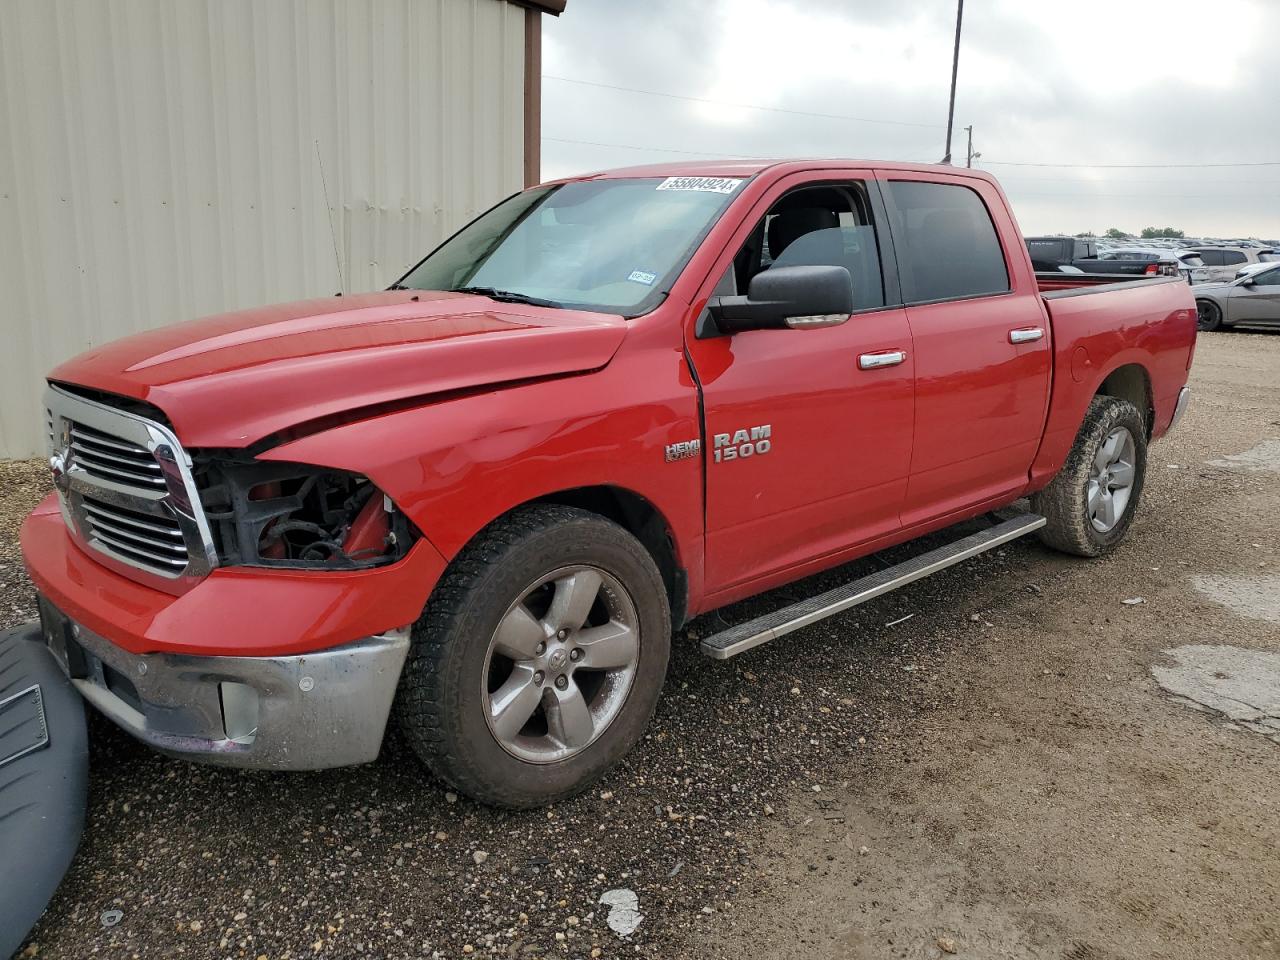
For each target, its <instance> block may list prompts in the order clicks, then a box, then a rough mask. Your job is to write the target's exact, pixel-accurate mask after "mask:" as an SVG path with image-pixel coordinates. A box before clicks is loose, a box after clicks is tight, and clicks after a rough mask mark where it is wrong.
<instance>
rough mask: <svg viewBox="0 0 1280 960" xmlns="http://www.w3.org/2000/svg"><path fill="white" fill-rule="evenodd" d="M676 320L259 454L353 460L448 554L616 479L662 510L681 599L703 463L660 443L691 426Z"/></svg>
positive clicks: (696, 583) (688, 381)
mask: <svg viewBox="0 0 1280 960" xmlns="http://www.w3.org/2000/svg"><path fill="white" fill-rule="evenodd" d="M677 332H678V331H677V330H676V328H675V326H674V325H662V326H658V325H647V326H645V327H644V328H641V327H639V326H637V327H636V328H634V329H633V330H632V331H631V334H630V335H629V336H628V337H627V340H626V341H625V342H624V345H623V347H622V349H620V350H619V352H618V354H617V355H616V356H615V357H614V359H613V361H612V362H611V363H610V364H609V365H608V366H607V367H605V368H604V369H601V370H598V371H595V372H592V373H587V374H583V375H579V376H569V377H563V378H557V379H554V380H546V381H540V382H534V383H527V384H524V385H518V386H511V387H507V388H503V389H497V390H492V391H489V392H484V393H478V394H473V395H470V396H463V397H457V398H453V399H447V400H442V401H440V402H437V403H429V404H426V405H423V406H419V407H414V408H411V409H407V410H400V411H395V412H390V413H386V414H383V415H381V416H376V417H373V418H371V419H368V420H361V421H359V422H356V423H350V424H346V425H343V426H338V427H334V428H332V429H329V430H325V431H323V432H320V433H316V434H312V435H309V436H306V437H304V438H302V439H299V440H295V441H292V442H290V443H286V444H284V445H282V446H279V447H275V448H273V449H271V450H269V451H267V452H265V453H262V454H260V455H259V459H262V460H280V461H294V462H301V463H310V464H316V465H320V466H328V467H334V468H338V469H343V470H351V471H355V472H358V473H362V474H364V475H365V476H367V477H369V478H370V479H371V480H372V481H373V482H374V483H376V484H377V485H378V487H379V489H381V490H382V491H383V492H385V493H386V494H388V495H389V496H390V497H391V498H392V499H393V500H394V501H395V502H396V504H397V505H399V507H400V508H401V509H402V510H403V511H404V512H405V514H406V515H407V516H408V517H409V518H410V519H411V520H412V521H413V522H414V523H415V524H416V525H417V527H418V529H419V530H421V531H422V532H423V534H424V535H425V536H426V537H427V539H428V540H429V541H430V542H431V543H432V545H433V546H434V547H435V548H436V550H438V551H439V552H440V553H441V554H442V555H443V556H444V557H445V558H446V559H447V560H452V559H453V558H454V557H455V556H457V554H458V552H459V551H460V550H461V549H462V548H463V547H464V546H465V545H466V544H467V543H468V542H469V541H470V540H471V539H472V537H474V536H475V535H476V534H477V533H478V532H479V531H480V530H481V529H482V528H483V527H485V526H486V525H487V524H489V523H490V522H492V521H493V520H494V519H496V518H497V517H499V516H501V515H502V514H504V513H506V512H508V511H509V510H511V509H513V508H515V507H517V506H520V505H521V504H524V503H528V502H530V501H533V500H537V499H540V498H543V497H547V496H550V495H552V494H557V493H561V492H564V491H567V490H571V489H574V488H578V487H588V486H611V487H620V486H621V487H624V488H626V489H627V490H629V491H630V492H632V493H634V494H636V495H638V496H640V497H642V498H643V499H645V500H647V501H648V502H649V503H650V504H652V505H653V507H654V509H655V510H657V511H658V513H659V514H661V515H662V517H663V518H664V519H665V521H666V523H667V526H668V529H669V530H670V531H671V535H672V538H673V541H674V542H673V547H674V550H675V554H676V561H677V563H678V565H679V566H680V567H682V568H684V570H685V572H686V574H687V576H688V578H689V597H690V601H691V602H692V601H694V600H695V598H697V597H700V596H701V594H702V589H703V587H702V529H703V516H702V470H703V463H702V459H701V458H700V457H690V458H684V459H676V460H672V461H667V459H666V448H667V446H668V445H671V444H678V443H684V442H687V441H691V440H697V439H699V438H700V422H699V414H698V403H697V390H696V387H695V385H694V383H693V380H692V378H691V376H690V374H689V369H688V367H687V365H686V363H685V360H684V356H683V353H682V351H681V348H680V344H679V341H678V339H677V337H676V334H677ZM432 586H433V584H425V585H424V591H428V592H429V590H430V588H431V587H432ZM425 598H426V592H424V594H423V599H424V601H425Z"/></svg>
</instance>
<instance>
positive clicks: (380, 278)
mask: <svg viewBox="0 0 1280 960" xmlns="http://www.w3.org/2000/svg"><path fill="white" fill-rule="evenodd" d="M523 58H524V12H523V11H522V10H521V9H520V8H518V7H515V6H513V5H511V4H510V3H507V2H505V0H0V334H2V335H3V341H0V456H26V455H31V454H36V453H42V452H43V439H42V436H41V434H42V430H43V423H42V419H43V414H42V412H41V410H40V407H39V397H40V392H41V390H42V385H43V379H42V378H43V375H44V373H46V372H47V371H48V370H49V369H50V368H51V367H53V366H54V365H55V364H56V363H58V362H59V361H61V360H63V359H65V358H66V357H69V356H72V355H74V354H76V353H79V352H80V351H82V350H84V349H86V348H87V347H90V346H92V345H94V344H98V343H102V342H104V341H106V340H111V339H114V338H116V337H119V336H122V335H124V334H127V333H131V332H134V331H137V330H142V329H145V328H148V327H153V326H159V325H161V324H166V323H172V322H175V321H178V320H184V319H189V318H191V317H196V316H201V315H204V314H207V313H215V312H218V311H222V310H229V309H235V308H238V307H245V306H253V305H257V304H264V303H270V302H273V301H280V300H291V299H298V298H301V297H308V296H316V295H325V294H329V293H333V292H334V291H336V290H338V289H339V287H340V286H342V287H343V288H345V289H346V290H369V289H375V288H378V287H381V286H385V285H386V284H387V283H389V282H390V281H391V280H393V279H394V278H395V277H396V275H397V274H398V273H399V272H400V271H402V270H403V269H404V268H405V267H406V266H407V265H409V264H411V263H412V262H413V261H415V260H416V259H417V258H418V257H420V256H421V255H422V254H424V253H426V252H427V251H428V250H429V249H430V248H431V247H432V246H434V245H435V243H436V242H438V241H439V240H440V239H441V238H442V236H443V235H445V234H446V232H448V231H450V230H451V229H453V228H455V227H457V226H459V225H460V224H461V223H462V222H465V221H466V220H467V219H469V218H470V217H471V216H473V215H474V214H475V213H477V212H478V211H480V210H482V209H484V208H485V207H487V206H489V205H490V204H492V203H493V202H495V201H496V200H498V199H500V198H501V197H502V196H505V195H506V194H509V193H511V192H513V191H515V190H518V189H519V188H520V186H521V184H522V177H523V170H522V163H523V157H522V137H523V111H522V102H523ZM322 169H323V176H322ZM326 187H327V191H328V204H327V205H326V201H325V191H326ZM331 224H332V228H331ZM331 229H332V232H331ZM335 247H336V251H335ZM339 269H340V270H341V277H342V279H341V281H340V280H339Z"/></svg>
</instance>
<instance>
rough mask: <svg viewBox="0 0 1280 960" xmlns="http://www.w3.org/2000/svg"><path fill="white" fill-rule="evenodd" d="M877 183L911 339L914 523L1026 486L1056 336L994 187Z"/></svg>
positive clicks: (910, 512)
mask: <svg viewBox="0 0 1280 960" xmlns="http://www.w3.org/2000/svg"><path fill="white" fill-rule="evenodd" d="M979 190H983V191H984V193H985V194H986V196H985V197H984V195H983V193H979ZM884 194H885V198H886V203H887V204H888V207H889V215H890V217H891V218H892V226H893V238H894V247H895V250H896V252H897V261H898V267H899V269H900V271H901V277H902V289H903V294H904V300H905V301H906V303H907V319H908V321H909V322H910V325H911V336H912V341H913V342H914V344H915V358H916V363H915V375H916V416H915V446H914V451H913V454H912V459H911V480H910V483H909V485H908V488H907V494H906V499H905V502H904V504H903V510H902V519H903V523H904V524H905V525H906V526H913V525H915V524H918V523H926V522H929V521H932V520H936V519H938V518H941V517H946V516H951V515H955V514H961V513H964V512H965V511H966V510H968V509H970V508H972V507H974V506H975V505H979V504H982V503H985V502H988V501H990V500H993V499H996V498H1000V497H1003V496H1006V495H1008V494H1009V493H1011V492H1014V491H1018V490H1020V489H1021V488H1023V487H1025V486H1026V483H1027V474H1028V471H1029V469H1030V467H1031V462H1032V460H1033V459H1034V458H1035V454H1036V451H1037V449H1038V448H1039V445H1040V439H1041V437H1042V435H1043V433H1044V423H1045V415H1046V412H1047V409H1048V401H1049V371H1050V366H1051V355H1050V351H1051V339H1052V338H1051V336H1050V330H1049V326H1048V321H1047V317H1046V315H1045V313H1044V310H1043V307H1042V304H1041V302H1040V296H1039V292H1038V290H1037V288H1036V284H1035V278H1034V276H1032V275H1030V274H1029V273H1028V272H1027V270H1026V267H1025V258H1024V257H1022V256H1021V250H1020V249H1018V248H1019V246H1020V245H1021V242H1022V241H1021V239H1020V238H1019V237H1018V236H1017V234H1016V231H1014V230H1012V227H1011V226H1010V228H1009V230H1008V231H1007V233H1008V235H1006V236H1004V237H1001V236H1000V235H999V234H998V233H997V231H996V228H995V225H994V221H993V220H992V217H991V214H990V212H989V209H988V206H987V204H988V203H999V202H1001V201H1000V198H999V195H998V193H997V192H996V191H995V189H994V187H990V186H989V185H988V184H985V183H982V182H975V181H973V180H969V181H967V182H960V181H959V180H958V178H956V179H953V180H951V181H947V180H946V179H945V178H936V177H935V178H931V179H930V180H928V181H926V180H910V179H896V178H895V179H886V181H885V182H884ZM1002 221H1003V222H1005V223H1011V222H1010V221H1009V220H1008V219H1007V218H1002ZM1002 241H1003V243H1002ZM1006 249H1008V250H1017V254H1018V255H1017V256H1016V259H1011V261H1010V260H1006V256H1005V252H1004V251H1005V250H1006ZM1009 262H1013V263H1014V264H1015V271H1016V275H1015V276H1013V277H1011V276H1010V272H1009V267H1008V263H1009Z"/></svg>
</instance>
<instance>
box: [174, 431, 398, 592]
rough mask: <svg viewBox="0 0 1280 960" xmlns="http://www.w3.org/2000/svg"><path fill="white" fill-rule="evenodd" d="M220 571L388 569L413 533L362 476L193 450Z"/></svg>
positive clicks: (201, 496)
mask: <svg viewBox="0 0 1280 960" xmlns="http://www.w3.org/2000/svg"><path fill="white" fill-rule="evenodd" d="M192 460H193V470H192V472H193V474H194V476H195V480H196V486H197V488H198V489H199V490H200V502H201V505H202V506H203V507H204V512H205V516H206V517H207V518H208V521H209V528H210V530H211V532H212V534H213V539H214V544H215V547H216V549H217V553H218V562H219V565H220V566H236V565H240V566H258V567H284V568H292V569H307V570H361V569H366V568H368V567H377V566H382V565H384V564H388V563H394V562H395V561H397V560H399V559H401V558H402V557H404V556H405V554H407V553H408V551H409V548H410V547H411V546H412V545H413V543H414V541H416V540H417V538H418V536H419V533H418V531H417V530H416V529H415V528H414V526H413V525H412V524H411V523H410V522H409V520H408V518H406V517H405V515H404V514H403V513H402V512H401V511H400V510H399V508H397V507H396V505H395V503H393V502H392V500H391V498H390V497H388V496H386V495H385V494H384V493H382V491H380V490H379V489H378V488H377V487H376V486H375V485H374V484H373V483H372V482H370V480H369V479H368V478H367V477H364V476H361V475H359V474H356V473H350V472H347V471H343V470H333V469H329V468H325V467H315V466H310V465H308V464H301V463H278V462H265V461H258V460H255V459H253V458H251V457H249V456H247V455H245V454H243V453H240V452H236V451H216V452H211V451H193V453H192Z"/></svg>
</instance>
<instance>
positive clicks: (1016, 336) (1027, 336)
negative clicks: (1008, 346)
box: [1009, 327, 1044, 343]
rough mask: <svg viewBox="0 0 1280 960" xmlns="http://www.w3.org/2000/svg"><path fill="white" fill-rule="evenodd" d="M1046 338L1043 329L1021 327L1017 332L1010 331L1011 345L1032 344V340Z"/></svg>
mask: <svg viewBox="0 0 1280 960" xmlns="http://www.w3.org/2000/svg"><path fill="white" fill-rule="evenodd" d="M1043 336H1044V329H1043V328H1042V327H1019V328H1018V329H1017V330H1010V331H1009V342H1010V343H1030V342H1031V341H1032V340H1039V339H1040V338H1041V337H1043Z"/></svg>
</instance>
